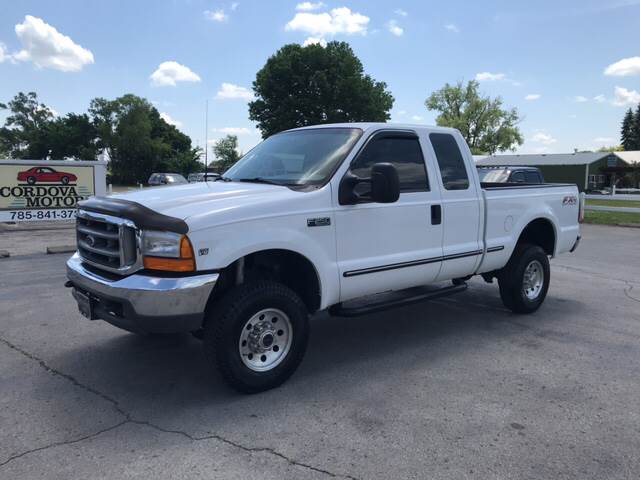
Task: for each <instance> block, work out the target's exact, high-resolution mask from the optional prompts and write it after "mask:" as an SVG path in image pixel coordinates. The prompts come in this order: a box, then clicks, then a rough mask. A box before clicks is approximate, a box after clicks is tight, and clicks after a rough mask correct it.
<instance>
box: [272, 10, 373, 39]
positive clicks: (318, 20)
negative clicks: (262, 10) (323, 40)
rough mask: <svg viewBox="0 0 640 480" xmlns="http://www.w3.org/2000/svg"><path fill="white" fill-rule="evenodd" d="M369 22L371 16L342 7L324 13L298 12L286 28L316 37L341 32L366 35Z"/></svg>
mask: <svg viewBox="0 0 640 480" xmlns="http://www.w3.org/2000/svg"><path fill="white" fill-rule="evenodd" d="M368 24H369V17H367V16H365V15H362V14H360V13H356V12H352V11H351V9H349V8H347V7H340V8H334V9H332V10H331V11H330V12H323V13H307V12H302V13H300V12H299V13H296V14H295V16H294V17H293V18H292V19H291V20H290V21H289V22H288V23H287V24H286V25H285V27H284V28H285V30H291V31H299V32H305V33H308V34H309V35H312V36H315V37H325V36H328V35H336V34H339V33H343V34H346V35H355V34H359V35H366V34H367V26H368Z"/></svg>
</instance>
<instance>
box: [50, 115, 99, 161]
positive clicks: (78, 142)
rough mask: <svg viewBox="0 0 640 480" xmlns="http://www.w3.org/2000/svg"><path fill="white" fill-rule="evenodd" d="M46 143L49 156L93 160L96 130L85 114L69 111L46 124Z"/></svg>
mask: <svg viewBox="0 0 640 480" xmlns="http://www.w3.org/2000/svg"><path fill="white" fill-rule="evenodd" d="M46 143H47V146H48V148H49V151H50V152H51V158H73V159H75V160H95V159H96V156H97V153H98V149H97V131H96V128H95V127H94V125H93V124H92V123H91V120H90V119H89V116H88V115H86V114H80V115H78V114H75V113H69V114H67V115H66V116H65V117H59V118H56V119H55V120H53V121H52V122H50V123H49V124H48V125H47V126H46Z"/></svg>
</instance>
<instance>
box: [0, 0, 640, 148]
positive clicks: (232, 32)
mask: <svg viewBox="0 0 640 480" xmlns="http://www.w3.org/2000/svg"><path fill="white" fill-rule="evenodd" d="M1 2H2V6H1V7H0V8H1V11H2V15H1V16H0V101H7V100H9V99H10V98H11V97H12V96H13V95H14V94H15V93H16V92H18V91H21V90H22V91H30V90H35V91H36V92H38V94H39V96H40V98H41V100H42V101H43V102H44V103H46V104H47V105H49V106H50V107H51V108H52V109H54V110H55V111H56V112H58V113H59V114H65V113H67V112H83V111H85V110H86V109H87V107H88V104H89V101H90V100H91V99H92V98H94V97H97V96H102V97H106V98H115V97H117V96H120V95H122V94H124V93H135V94H137V95H141V96H143V97H146V98H148V99H149V100H151V101H153V102H154V103H155V104H156V106H157V108H158V110H159V111H160V112H162V113H163V114H165V115H166V116H167V117H166V118H168V119H170V120H171V121H174V122H178V123H177V124H178V126H179V128H180V129H181V130H182V131H184V132H185V133H187V134H188V135H190V136H191V138H192V139H193V141H194V144H198V145H200V146H202V145H203V144H204V138H205V126H204V110H205V100H206V99H209V112H210V113H209V127H210V128H209V134H208V136H209V139H215V138H217V137H220V136H222V135H224V133H226V132H232V133H238V135H239V138H240V144H241V147H242V148H243V149H244V150H246V149H248V148H250V147H251V146H253V145H254V144H255V143H257V142H258V141H259V140H260V136H259V135H258V133H257V132H256V130H255V128H254V125H252V123H251V122H250V121H249V120H248V110H247V97H249V96H250V88H251V82H252V81H253V80H254V78H255V73H256V71H257V70H258V69H260V68H261V67H262V66H263V65H264V63H265V61H266V59H267V58H268V57H269V56H270V55H271V54H273V53H274V52H275V51H276V50H277V49H278V48H279V47H281V46H282V45H284V44H286V43H294V42H296V43H303V42H305V41H306V40H308V39H315V40H308V41H327V40H333V39H336V40H344V41H348V42H349V43H350V44H351V46H352V48H353V49H354V51H355V53H356V55H358V57H359V58H360V59H361V60H362V62H363V64H364V67H365V71H366V72H367V73H369V74H371V75H372V76H373V77H374V78H375V79H377V80H383V81H385V82H387V84H388V87H389V89H390V91H391V92H392V94H393V95H394V97H395V99H396V101H395V104H394V107H393V110H392V121H396V122H409V123H428V124H433V123H434V118H435V114H434V113H433V112H429V111H427V110H426V108H425V107H424V100H425V98H426V97H427V96H428V95H429V93H431V92H432V91H434V90H436V89H438V88H440V87H441V86H442V85H443V84H444V83H446V82H450V83H453V82H456V81H457V80H469V79H473V78H476V77H477V78H479V79H481V80H482V81H481V88H482V90H483V91H484V92H485V93H487V94H490V95H492V96H495V95H500V96H502V97H503V99H504V101H505V104H506V105H507V106H514V107H517V108H518V110H519V111H520V113H521V114H522V115H523V117H524V120H523V121H522V123H521V130H522V132H523V134H524V136H525V140H526V142H525V144H524V145H523V147H521V148H520V150H519V151H520V152H522V153H538V152H568V151H572V150H573V148H580V149H593V148H598V147H599V146H602V145H603V144H606V145H612V144H617V143H618V141H619V124H620V120H621V118H622V115H623V114H624V111H625V109H626V108H628V106H629V105H631V104H633V103H635V104H637V103H638V102H640V93H639V92H640V37H639V36H638V32H640V0H611V1H602V0H600V1H598V0H580V1H537V2H519V1H513V0H511V1H486V2H482V1H475V2H468V1H467V2H463V1H448V2H432V1H409V0H407V1H403V0H399V1H394V2H383V1H377V2H374V1H364V0H345V1H342V0H341V1H337V2H334V1H328V0H327V1H324V2H319V1H318V2H299V1H284V0H238V1H237V2H226V1H223V2H222V1H212V0H167V1H158V0H156V1H151V0H147V1H144V0H139V1H133V0H129V1H125V0H118V1H100V2H88V1H86V0H65V1H57V2H52V1H46V0H39V1H35V0H21V1H19V2H17V1H13V0H1ZM2 115H3V114H2V113H0V120H2V119H3V117H2Z"/></svg>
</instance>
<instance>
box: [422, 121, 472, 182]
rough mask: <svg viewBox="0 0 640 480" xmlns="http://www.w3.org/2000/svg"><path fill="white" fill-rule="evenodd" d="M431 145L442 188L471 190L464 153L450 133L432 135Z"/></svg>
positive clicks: (430, 136) (430, 137)
mask: <svg viewBox="0 0 640 480" xmlns="http://www.w3.org/2000/svg"><path fill="white" fill-rule="evenodd" d="M429 139H430V140H431V145H432V146H433V150H434V152H435V154H436V160H437V161H438V167H439V168H440V175H441V176H442V186H443V187H444V188H445V190H466V189H468V188H469V177H468V176H467V169H466V168H465V165H464V159H463V158H462V153H460V149H459V148H458V144H457V142H456V139H455V138H453V135H449V134H448V133H432V134H430V135H429Z"/></svg>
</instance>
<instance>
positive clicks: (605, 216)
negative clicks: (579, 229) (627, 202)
mask: <svg viewBox="0 0 640 480" xmlns="http://www.w3.org/2000/svg"><path fill="white" fill-rule="evenodd" d="M584 223H595V224H598V225H620V224H621V223H626V224H637V225H638V226H640V213H627V212H600V211H596V210H587V211H585V216H584Z"/></svg>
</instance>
